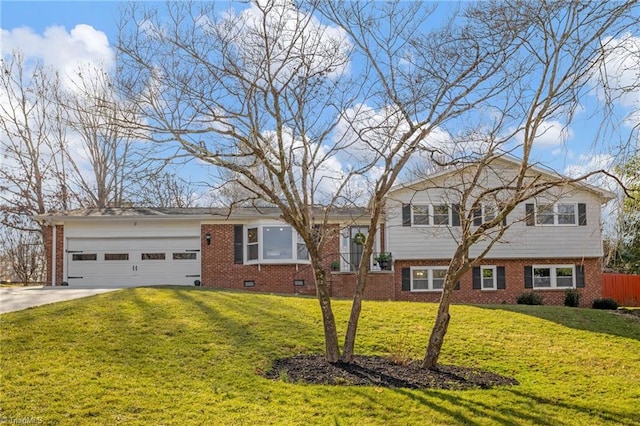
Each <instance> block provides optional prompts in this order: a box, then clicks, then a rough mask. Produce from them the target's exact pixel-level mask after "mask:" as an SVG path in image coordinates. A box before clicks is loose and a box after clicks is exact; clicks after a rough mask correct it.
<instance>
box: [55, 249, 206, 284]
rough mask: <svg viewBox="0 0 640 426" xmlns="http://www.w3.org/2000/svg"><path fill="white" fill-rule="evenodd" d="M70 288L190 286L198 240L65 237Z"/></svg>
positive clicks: (196, 263)
mask: <svg viewBox="0 0 640 426" xmlns="http://www.w3.org/2000/svg"><path fill="white" fill-rule="evenodd" d="M66 253H67V256H66V262H67V264H66V271H67V273H66V275H67V281H66V282H67V283H68V284H69V286H71V287H127V286H141V285H162V284H171V285H194V282H195V281H196V280H200V239H199V238H198V237H187V238H185V237H182V238H180V237H173V238H151V237H141V238H69V239H68V240H67V249H66Z"/></svg>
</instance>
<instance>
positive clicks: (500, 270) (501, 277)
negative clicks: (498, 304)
mask: <svg viewBox="0 0 640 426" xmlns="http://www.w3.org/2000/svg"><path fill="white" fill-rule="evenodd" d="M496 272H497V275H498V277H497V278H498V281H497V284H498V290H503V289H505V288H507V279H506V274H505V270H504V266H498V267H497V268H496Z"/></svg>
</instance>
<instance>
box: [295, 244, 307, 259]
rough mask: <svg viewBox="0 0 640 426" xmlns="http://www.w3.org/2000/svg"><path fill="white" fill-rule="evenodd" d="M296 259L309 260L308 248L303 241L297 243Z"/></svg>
mask: <svg viewBox="0 0 640 426" xmlns="http://www.w3.org/2000/svg"><path fill="white" fill-rule="evenodd" d="M298 260H309V250H307V245H306V244H305V243H298Z"/></svg>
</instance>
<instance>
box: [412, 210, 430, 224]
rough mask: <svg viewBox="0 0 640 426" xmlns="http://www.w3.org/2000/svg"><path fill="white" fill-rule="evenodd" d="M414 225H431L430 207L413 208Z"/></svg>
mask: <svg viewBox="0 0 640 426" xmlns="http://www.w3.org/2000/svg"><path fill="white" fill-rule="evenodd" d="M413 224H414V225H428V224H429V206H413Z"/></svg>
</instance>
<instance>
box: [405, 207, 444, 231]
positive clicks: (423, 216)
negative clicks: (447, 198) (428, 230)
mask: <svg viewBox="0 0 640 426" xmlns="http://www.w3.org/2000/svg"><path fill="white" fill-rule="evenodd" d="M411 207H412V208H411V224H412V225H414V226H427V225H449V224H451V215H450V210H451V209H450V208H449V205H448V204H424V205H412V206H411Z"/></svg>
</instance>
